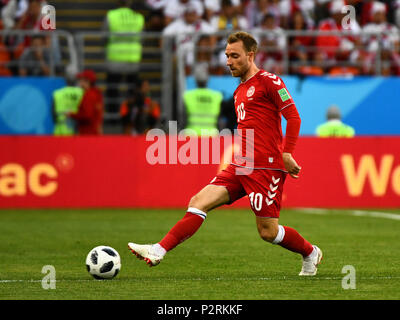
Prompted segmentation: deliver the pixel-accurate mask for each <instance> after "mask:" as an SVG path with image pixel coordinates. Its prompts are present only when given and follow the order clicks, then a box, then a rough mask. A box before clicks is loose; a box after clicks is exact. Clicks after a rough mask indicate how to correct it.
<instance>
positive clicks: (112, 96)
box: [103, 0, 145, 112]
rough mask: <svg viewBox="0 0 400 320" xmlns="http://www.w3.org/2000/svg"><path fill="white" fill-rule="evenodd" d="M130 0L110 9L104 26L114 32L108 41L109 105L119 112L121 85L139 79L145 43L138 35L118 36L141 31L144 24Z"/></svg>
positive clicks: (111, 110) (110, 109)
mask: <svg viewBox="0 0 400 320" xmlns="http://www.w3.org/2000/svg"><path fill="white" fill-rule="evenodd" d="M130 2H131V1H129V0H119V6H118V8H116V9H112V10H109V11H108V12H107V16H106V18H105V20H104V24H103V29H104V30H106V31H109V32H111V35H110V37H109V39H108V44H107V50H106V51H107V69H108V72H107V80H106V83H107V90H106V98H107V108H108V111H110V112H117V111H118V107H119V101H118V97H119V94H120V92H119V85H120V83H121V82H123V81H124V80H125V81H126V82H127V83H128V85H129V87H132V86H136V85H137V83H138V73H139V67H140V61H141V60H142V44H141V40H140V38H139V37H138V36H137V35H132V36H130V35H129V36H128V35H123V36H118V35H117V34H116V33H125V34H126V33H131V32H132V33H135V32H141V31H143V28H144V23H145V20H144V17H143V15H142V14H140V13H138V12H135V11H133V10H132V9H130V7H129V6H130Z"/></svg>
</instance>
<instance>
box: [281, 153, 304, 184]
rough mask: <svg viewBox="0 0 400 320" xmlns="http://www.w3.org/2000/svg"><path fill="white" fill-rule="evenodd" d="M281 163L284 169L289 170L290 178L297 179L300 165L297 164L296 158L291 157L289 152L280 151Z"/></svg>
mask: <svg viewBox="0 0 400 320" xmlns="http://www.w3.org/2000/svg"><path fill="white" fill-rule="evenodd" d="M282 159H283V164H284V165H285V168H286V170H287V171H288V172H289V174H290V176H291V177H292V178H295V179H298V178H299V173H300V170H301V167H300V166H299V165H298V164H297V162H296V160H294V159H293V157H292V154H291V153H287V152H284V153H282Z"/></svg>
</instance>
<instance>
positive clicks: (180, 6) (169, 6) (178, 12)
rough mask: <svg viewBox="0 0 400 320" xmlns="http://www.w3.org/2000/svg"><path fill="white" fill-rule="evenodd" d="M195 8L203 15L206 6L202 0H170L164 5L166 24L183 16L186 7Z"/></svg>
mask: <svg viewBox="0 0 400 320" xmlns="http://www.w3.org/2000/svg"><path fill="white" fill-rule="evenodd" d="M188 7H190V8H195V10H196V13H197V15H198V16H199V17H201V16H202V15H203V13H204V6H203V3H202V2H201V1H200V0H169V1H166V3H165V5H164V16H165V25H169V24H170V23H171V22H172V21H174V20H176V19H178V18H183V15H184V13H185V10H186V8H188Z"/></svg>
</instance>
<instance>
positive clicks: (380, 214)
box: [296, 208, 400, 220]
mask: <svg viewBox="0 0 400 320" xmlns="http://www.w3.org/2000/svg"><path fill="white" fill-rule="evenodd" d="M296 210H298V211H301V212H303V213H309V214H320V215H327V214H329V213H330V211H332V210H333V209H321V208H298V209H296ZM342 212H346V213H348V214H350V215H352V216H356V217H373V218H383V219H390V220H400V214H396V213H389V212H380V211H364V210H342Z"/></svg>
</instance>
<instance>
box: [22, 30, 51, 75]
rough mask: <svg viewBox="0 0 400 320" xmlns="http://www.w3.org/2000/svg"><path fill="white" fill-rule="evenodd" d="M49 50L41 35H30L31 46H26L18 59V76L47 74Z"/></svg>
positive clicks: (48, 69) (48, 70)
mask: <svg viewBox="0 0 400 320" xmlns="http://www.w3.org/2000/svg"><path fill="white" fill-rule="evenodd" d="M50 55H51V52H50V49H49V48H48V47H46V44H45V38H44V36H42V35H38V34H37V35H34V36H33V37H32V43H31V46H30V47H28V48H26V49H25V50H24V52H23V53H22V55H21V58H20V59H19V75H20V76H49V75H50V72H51V70H50V59H51V57H50Z"/></svg>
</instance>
